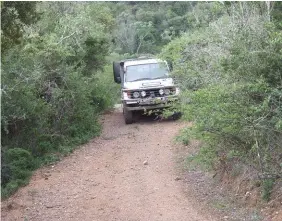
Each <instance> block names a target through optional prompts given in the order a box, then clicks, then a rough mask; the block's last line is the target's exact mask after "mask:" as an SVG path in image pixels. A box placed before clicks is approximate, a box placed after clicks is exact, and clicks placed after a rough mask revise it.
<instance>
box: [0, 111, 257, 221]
mask: <svg viewBox="0 0 282 221" xmlns="http://www.w3.org/2000/svg"><path fill="white" fill-rule="evenodd" d="M103 121H104V122H103V125H104V129H103V133H102V135H101V136H100V137H99V138H97V139H94V140H92V141H91V142H89V143H88V144H86V145H84V146H82V147H81V148H79V149H78V150H76V151H75V152H74V153H73V154H71V155H70V156H69V157H66V158H65V159H64V160H62V161H61V162H59V163H57V164H55V165H53V166H48V167H45V168H42V169H40V170H38V171H36V172H35V174H34V176H33V177H32V179H31V182H30V184H29V185H28V186H26V187H23V188H21V189H20V190H19V191H18V192H17V193H16V194H15V195H13V196H12V197H10V198H9V199H8V200H6V201H4V202H2V215H1V218H2V220H5V221H10V220H26V221H28V220H34V221H35V220H38V221H42V220H48V221H51V220H64V221H65V220H84V221H88V220H89V221H96V220H97V221H98V220H99V221H111V220H119V221H148V220H152V221H158V220H161V221H166V220H167V221H174V220H175V221H182V220H183V221H184V220H185V221H192V220H193V221H196V220H198V221H205V220H208V221H212V220H248V219H241V218H236V219H230V218H232V217H236V216H235V215H234V214H233V215H234V216H233V215H232V214H231V213H229V214H231V216H230V215H226V214H224V213H222V212H220V211H218V209H217V208H210V209H209V208H208V207H210V205H208V204H209V203H204V202H208V200H207V199H206V198H205V197H206V196H208V195H210V194H211V193H212V192H214V189H215V188H216V187H215V186H212V184H210V183H208V182H206V180H205V179H207V178H206V176H205V175H204V174H203V173H199V172H197V171H190V172H186V173H185V174H184V173H183V170H181V167H182V166H181V164H180V163H179V161H183V157H182V158H181V157H180V155H179V153H180V152H181V153H182V152H183V148H181V147H180V146H179V145H177V144H175V143H174V142H173V140H174V137H175V135H176V134H177V133H178V131H179V129H180V128H182V127H184V124H183V123H181V122H179V121H161V122H156V121H153V120H152V119H150V118H144V119H140V121H139V122H138V123H136V124H132V125H125V124H124V121H123V117H122V113H121V112H119V111H115V112H113V113H109V114H107V115H105V116H104V120H103ZM187 148H189V147H187ZM184 151H186V150H184ZM211 188H212V189H211ZM219 192H221V193H222V191H221V190H219ZM223 204H225V202H223ZM216 205H217V204H216ZM249 220H251V219H249Z"/></svg>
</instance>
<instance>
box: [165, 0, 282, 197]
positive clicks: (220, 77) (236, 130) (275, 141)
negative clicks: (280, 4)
mask: <svg viewBox="0 0 282 221" xmlns="http://www.w3.org/2000/svg"><path fill="white" fill-rule="evenodd" d="M260 9H261V8H260V7H257V5H256V4H252V3H250V4H248V3H232V4H231V7H230V8H229V11H228V13H226V14H225V15H224V16H222V17H220V18H219V19H218V20H217V21H215V22H212V23H210V25H209V27H206V28H202V29H198V30H195V31H193V32H189V33H186V34H185V35H183V36H182V37H181V38H179V39H176V40H174V41H172V42H171V43H170V44H168V46H166V47H165V48H164V50H163V52H162V56H163V57H165V58H167V59H169V60H172V62H173V63H174V74H175V76H176V78H177V79H178V80H179V82H181V87H182V89H183V100H189V101H190V103H188V104H183V105H182V107H181V108H182V110H183V112H184V118H185V119H187V120H192V121H193V127H192V128H191V129H190V132H186V133H184V134H182V136H188V137H191V136H193V137H196V138H198V139H201V140H203V141H204V143H205V147H204V148H205V150H207V148H210V151H207V153H210V152H213V153H214V152H215V153H216V155H214V160H215V164H214V165H218V164H217V163H216V160H224V161H226V160H230V159H232V158H238V157H239V158H240V159H241V160H242V161H244V162H246V163H247V164H249V165H250V166H252V167H254V168H256V169H257V171H259V177H260V178H266V177H268V178H269V177H272V178H276V177H279V176H281V172H282V167H281V162H282V155H281V141H282V130H281V119H282V112H281V110H282V105H281V99H282V92H281V89H282V83H281V82H282V65H281V58H282V50H281V48H282V38H281V37H282V35H281V32H279V31H278V30H277V29H276V27H275V26H274V25H273V23H271V22H269V14H268V13H267V11H266V12H265V13H262V12H260ZM187 131H189V130H187ZM183 140H185V139H184V138H183ZM186 140H187V139H186ZM267 186H269V185H267ZM268 192H269V191H268Z"/></svg>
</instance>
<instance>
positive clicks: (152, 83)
mask: <svg viewBox="0 0 282 221" xmlns="http://www.w3.org/2000/svg"><path fill="white" fill-rule="evenodd" d="M170 86H174V82H173V79H172V78H163V79H155V80H141V81H134V82H124V86H123V88H124V89H147V88H160V87H170Z"/></svg>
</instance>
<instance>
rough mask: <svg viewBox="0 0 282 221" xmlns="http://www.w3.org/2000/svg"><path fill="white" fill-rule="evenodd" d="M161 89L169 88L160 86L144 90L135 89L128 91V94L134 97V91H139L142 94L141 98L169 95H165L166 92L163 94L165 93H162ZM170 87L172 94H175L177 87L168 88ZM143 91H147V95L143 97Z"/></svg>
mask: <svg viewBox="0 0 282 221" xmlns="http://www.w3.org/2000/svg"><path fill="white" fill-rule="evenodd" d="M160 89H163V90H164V89H167V88H158V89H144V90H133V91H127V95H128V97H129V98H134V97H133V93H134V92H139V93H140V96H139V97H141V98H148V97H164V96H167V95H165V94H163V95H161V94H160V92H159V91H160ZM168 89H170V91H171V92H170V95H173V94H175V88H168ZM142 91H145V92H146V96H145V97H142V96H141V92H142Z"/></svg>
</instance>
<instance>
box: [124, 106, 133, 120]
mask: <svg viewBox="0 0 282 221" xmlns="http://www.w3.org/2000/svg"><path fill="white" fill-rule="evenodd" d="M123 117H124V121H125V124H132V123H133V111H128V110H126V108H123Z"/></svg>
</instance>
